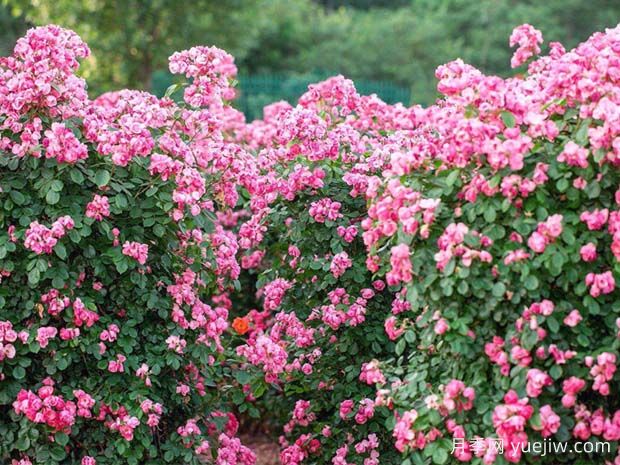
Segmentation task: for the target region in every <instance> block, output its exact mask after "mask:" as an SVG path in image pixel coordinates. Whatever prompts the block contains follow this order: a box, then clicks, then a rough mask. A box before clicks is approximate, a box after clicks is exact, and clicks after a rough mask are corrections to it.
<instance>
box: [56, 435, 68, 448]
mask: <svg viewBox="0 0 620 465" xmlns="http://www.w3.org/2000/svg"><path fill="white" fill-rule="evenodd" d="M54 439H55V441H56V444H58V445H60V446H66V445H67V444H68V443H69V436H67V435H66V434H65V433H56V434H55V435H54Z"/></svg>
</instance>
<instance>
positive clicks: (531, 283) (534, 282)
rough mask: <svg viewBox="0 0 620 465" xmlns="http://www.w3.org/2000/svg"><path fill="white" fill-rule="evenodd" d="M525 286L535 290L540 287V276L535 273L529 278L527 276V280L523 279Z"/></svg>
mask: <svg viewBox="0 0 620 465" xmlns="http://www.w3.org/2000/svg"><path fill="white" fill-rule="evenodd" d="M523 286H524V287H525V288H526V289H527V290H528V291H533V290H535V289H536V288H537V287H538V278H537V277H536V276H534V275H529V276H528V277H527V278H525V281H523Z"/></svg>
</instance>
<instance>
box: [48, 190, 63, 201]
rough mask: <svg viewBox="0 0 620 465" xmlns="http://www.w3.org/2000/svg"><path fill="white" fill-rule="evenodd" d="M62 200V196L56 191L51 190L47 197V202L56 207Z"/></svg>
mask: <svg viewBox="0 0 620 465" xmlns="http://www.w3.org/2000/svg"><path fill="white" fill-rule="evenodd" d="M59 200H60V194H59V193H58V192H56V191H52V190H49V191H47V194H46V195H45V201H46V202H47V203H48V204H50V205H56V204H57V203H58V201H59Z"/></svg>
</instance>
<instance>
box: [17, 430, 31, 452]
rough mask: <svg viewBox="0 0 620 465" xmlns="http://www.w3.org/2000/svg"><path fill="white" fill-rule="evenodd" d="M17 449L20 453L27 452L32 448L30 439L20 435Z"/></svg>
mask: <svg viewBox="0 0 620 465" xmlns="http://www.w3.org/2000/svg"><path fill="white" fill-rule="evenodd" d="M14 446H15V448H16V449H17V450H20V451H22V452H23V451H26V450H28V449H29V448H30V438H28V436H26V435H25V434H23V435H19V436H18V438H17V441H15V444H14Z"/></svg>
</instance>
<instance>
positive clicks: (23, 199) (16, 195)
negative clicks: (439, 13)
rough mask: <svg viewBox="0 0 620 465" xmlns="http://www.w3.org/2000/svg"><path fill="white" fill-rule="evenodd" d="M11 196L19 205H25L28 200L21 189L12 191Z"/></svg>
mask: <svg viewBox="0 0 620 465" xmlns="http://www.w3.org/2000/svg"><path fill="white" fill-rule="evenodd" d="M11 198H12V199H13V202H15V203H16V204H17V205H23V204H24V203H25V202H26V197H25V196H24V194H22V193H21V192H19V191H11Z"/></svg>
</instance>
